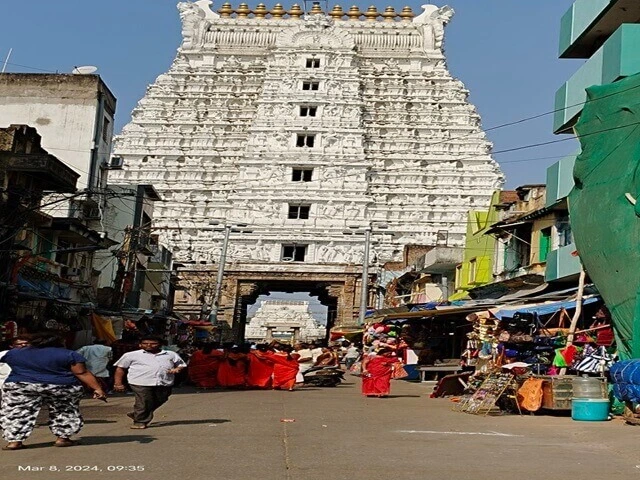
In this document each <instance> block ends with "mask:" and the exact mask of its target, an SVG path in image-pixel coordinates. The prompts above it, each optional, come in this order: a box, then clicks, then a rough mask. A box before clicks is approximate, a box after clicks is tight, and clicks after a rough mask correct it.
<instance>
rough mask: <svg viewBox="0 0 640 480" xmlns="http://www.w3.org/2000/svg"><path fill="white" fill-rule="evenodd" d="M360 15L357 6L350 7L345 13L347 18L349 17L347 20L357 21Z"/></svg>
mask: <svg viewBox="0 0 640 480" xmlns="http://www.w3.org/2000/svg"><path fill="white" fill-rule="evenodd" d="M360 15H362V13H361V12H360V9H359V8H358V7H357V5H354V6H352V7H351V8H350V9H349V11H348V12H347V17H349V20H358V19H360Z"/></svg>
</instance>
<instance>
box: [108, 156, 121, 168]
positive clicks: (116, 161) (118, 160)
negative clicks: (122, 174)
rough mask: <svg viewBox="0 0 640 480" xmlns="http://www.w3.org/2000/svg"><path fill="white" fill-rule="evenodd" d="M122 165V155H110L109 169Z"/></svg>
mask: <svg viewBox="0 0 640 480" xmlns="http://www.w3.org/2000/svg"><path fill="white" fill-rule="evenodd" d="M123 165H124V158H122V157H111V159H110V160H109V169H111V170H119V169H121V168H122V166H123Z"/></svg>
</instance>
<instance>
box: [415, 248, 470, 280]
mask: <svg viewBox="0 0 640 480" xmlns="http://www.w3.org/2000/svg"><path fill="white" fill-rule="evenodd" d="M463 257H464V248H461V247H444V246H440V247H435V248H434V249H433V250H431V251H429V252H427V253H425V254H424V255H423V256H422V257H420V258H419V259H418V260H417V261H416V269H417V270H418V271H419V272H423V273H432V274H440V275H446V274H448V273H453V272H455V268H456V265H458V264H459V263H460V262H462V259H463Z"/></svg>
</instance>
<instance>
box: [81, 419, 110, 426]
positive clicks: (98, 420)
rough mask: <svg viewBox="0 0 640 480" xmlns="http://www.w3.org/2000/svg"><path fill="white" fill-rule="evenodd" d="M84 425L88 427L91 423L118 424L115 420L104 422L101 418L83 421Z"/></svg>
mask: <svg viewBox="0 0 640 480" xmlns="http://www.w3.org/2000/svg"><path fill="white" fill-rule="evenodd" d="M84 423H85V425H90V424H92V423H118V422H117V421H116V420H105V419H103V418H93V419H91V420H86V419H85V421H84Z"/></svg>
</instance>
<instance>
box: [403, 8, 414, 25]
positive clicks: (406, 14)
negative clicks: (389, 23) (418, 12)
mask: <svg viewBox="0 0 640 480" xmlns="http://www.w3.org/2000/svg"><path fill="white" fill-rule="evenodd" d="M413 17H414V15H413V10H411V7H404V8H403V9H402V11H401V12H400V18H401V19H402V20H403V21H405V22H410V21H411V19H412V18H413Z"/></svg>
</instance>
